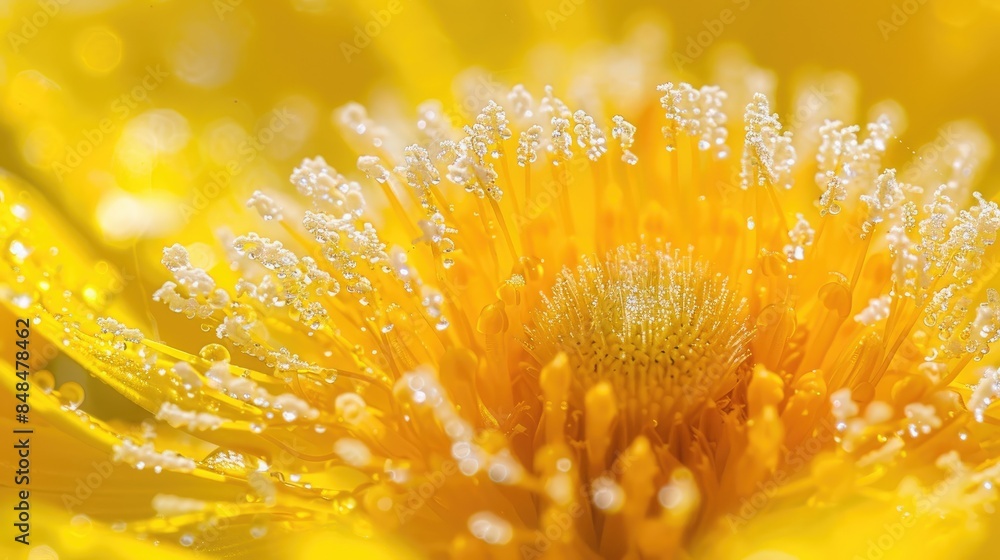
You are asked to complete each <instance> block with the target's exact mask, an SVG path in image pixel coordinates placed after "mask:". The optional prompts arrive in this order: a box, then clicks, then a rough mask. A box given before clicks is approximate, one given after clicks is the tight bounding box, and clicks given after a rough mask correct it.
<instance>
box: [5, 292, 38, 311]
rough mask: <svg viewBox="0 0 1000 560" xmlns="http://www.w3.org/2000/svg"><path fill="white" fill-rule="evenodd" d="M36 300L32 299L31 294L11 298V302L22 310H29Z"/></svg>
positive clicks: (16, 295)
mask: <svg viewBox="0 0 1000 560" xmlns="http://www.w3.org/2000/svg"><path fill="white" fill-rule="evenodd" d="M34 301H35V298H33V297H31V295H30V294H15V295H14V297H12V298H10V302H11V303H13V304H14V305H15V306H17V307H20V308H21V309H27V308H29V307H31V304H32V303H34Z"/></svg>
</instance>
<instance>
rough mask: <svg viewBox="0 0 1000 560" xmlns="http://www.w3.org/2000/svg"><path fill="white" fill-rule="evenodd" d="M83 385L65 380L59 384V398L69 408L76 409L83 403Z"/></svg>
mask: <svg viewBox="0 0 1000 560" xmlns="http://www.w3.org/2000/svg"><path fill="white" fill-rule="evenodd" d="M83 398H84V391H83V387H82V386H80V384H79V383H77V382H75V381H67V382H66V383H63V384H62V385H60V386H59V400H60V402H62V405H63V406H64V407H66V408H68V409H70V410H76V409H77V407H79V406H80V404H82V403H83Z"/></svg>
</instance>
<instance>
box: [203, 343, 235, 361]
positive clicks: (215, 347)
mask: <svg viewBox="0 0 1000 560" xmlns="http://www.w3.org/2000/svg"><path fill="white" fill-rule="evenodd" d="M198 355H199V356H201V357H202V358H203V359H205V360H208V361H210V362H228V361H229V350H226V347H225V346H223V345H221V344H215V343H212V344H206V345H205V346H204V347H203V348H202V349H201V351H199V352H198Z"/></svg>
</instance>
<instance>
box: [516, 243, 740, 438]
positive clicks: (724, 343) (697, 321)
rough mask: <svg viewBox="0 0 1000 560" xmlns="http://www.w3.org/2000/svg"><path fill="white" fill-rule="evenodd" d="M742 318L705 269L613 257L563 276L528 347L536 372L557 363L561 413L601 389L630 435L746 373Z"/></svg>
mask: <svg viewBox="0 0 1000 560" xmlns="http://www.w3.org/2000/svg"><path fill="white" fill-rule="evenodd" d="M746 317H747V310H746V302H745V300H743V299H742V298H740V297H739V296H738V294H736V293H735V292H734V290H733V289H732V288H731V287H730V286H729V283H728V280H727V279H726V278H724V277H723V276H722V275H721V274H712V273H710V272H709V271H708V270H707V266H706V265H705V263H702V262H695V261H694V260H693V259H692V258H691V257H690V256H681V255H680V253H677V252H675V253H673V254H668V253H663V252H650V251H648V250H646V249H645V248H638V249H637V248H635V247H620V248H619V249H617V250H616V251H613V252H612V253H611V254H610V255H609V256H608V258H607V260H605V261H604V262H603V263H595V262H594V261H593V260H592V259H584V260H583V264H582V265H581V266H579V267H578V268H577V270H576V271H571V270H568V269H567V270H565V271H563V273H562V275H561V276H560V278H559V279H558V280H557V281H556V283H555V285H554V286H553V288H552V292H551V295H548V296H544V297H543V299H542V304H541V307H540V309H539V310H538V311H536V313H535V317H534V319H535V321H534V323H535V324H534V326H533V327H532V328H531V329H530V331H529V344H528V347H529V350H530V351H531V353H532V354H533V355H534V357H535V358H536V359H537V360H538V361H539V363H541V364H545V363H548V362H549V361H550V360H552V358H554V357H555V356H556V355H557V354H558V353H559V352H564V353H565V354H566V357H567V359H568V361H569V364H570V367H571V369H572V371H573V372H574V375H573V381H572V383H571V385H572V389H571V391H570V404H577V405H579V404H581V401H582V398H583V395H584V394H585V393H586V391H587V390H588V389H589V388H591V387H593V386H594V385H597V384H598V383H601V382H608V383H610V385H611V386H612V387H613V388H614V391H615V394H616V395H617V400H618V404H619V408H620V410H621V412H622V413H623V414H624V418H625V420H626V422H627V424H628V427H629V430H628V431H630V432H631V431H632V429H633V428H634V429H637V430H638V429H641V428H642V427H643V426H644V425H648V424H649V423H650V422H652V424H653V425H654V426H655V425H659V424H660V423H661V422H666V421H668V420H669V419H672V418H674V417H675V416H676V415H677V414H678V413H681V414H682V415H684V416H685V417H687V416H688V414H689V413H691V412H694V411H695V410H696V409H698V408H700V406H699V405H701V404H704V403H706V402H708V401H709V400H717V399H720V398H721V397H723V396H724V395H726V394H727V393H728V392H729V391H730V390H732V389H733V387H735V385H736V383H737V381H738V379H739V377H740V373H741V372H742V371H744V370H745V369H747V368H748V367H749V366H748V365H747V358H748V356H749V345H748V342H749V339H750V336H751V334H752V333H751V330H750V329H749V328H748V327H747V325H746ZM668 425H669V424H668ZM633 433H634V432H633Z"/></svg>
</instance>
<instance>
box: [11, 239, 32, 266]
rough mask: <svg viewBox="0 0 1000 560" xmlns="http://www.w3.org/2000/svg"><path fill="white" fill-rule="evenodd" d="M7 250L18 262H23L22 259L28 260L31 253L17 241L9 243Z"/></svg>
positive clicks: (28, 248) (29, 249)
mask: <svg viewBox="0 0 1000 560" xmlns="http://www.w3.org/2000/svg"><path fill="white" fill-rule="evenodd" d="M9 249H10V254H11V255H14V258H16V259H17V260H19V261H23V260H24V259H26V258H28V255H30V254H31V251H32V249H31V248H30V247H28V246H27V245H25V244H24V243H21V241H19V240H17V239H15V240H13V241H11V242H10V247H9Z"/></svg>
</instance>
